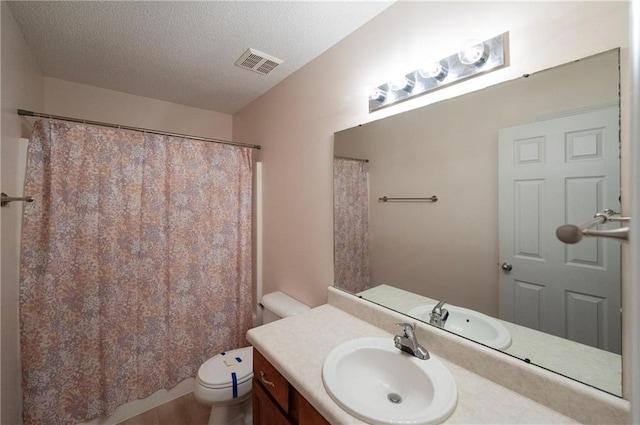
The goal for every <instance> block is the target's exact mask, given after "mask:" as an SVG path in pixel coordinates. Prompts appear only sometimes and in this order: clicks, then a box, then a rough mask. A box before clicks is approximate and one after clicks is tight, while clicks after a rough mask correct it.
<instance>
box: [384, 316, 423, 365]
mask: <svg viewBox="0 0 640 425" xmlns="http://www.w3.org/2000/svg"><path fill="white" fill-rule="evenodd" d="M396 325H398V326H400V327H401V328H402V335H396V336H395V337H393V342H394V344H395V346H396V348H397V349H399V350H402V351H404V352H405V353H409V354H411V355H412V356H415V357H417V358H419V359H420V360H428V359H429V352H428V351H427V349H426V348H424V347H423V346H422V345H420V343H419V342H418V338H416V333H415V323H414V324H413V326H412V325H411V324H410V323H396Z"/></svg>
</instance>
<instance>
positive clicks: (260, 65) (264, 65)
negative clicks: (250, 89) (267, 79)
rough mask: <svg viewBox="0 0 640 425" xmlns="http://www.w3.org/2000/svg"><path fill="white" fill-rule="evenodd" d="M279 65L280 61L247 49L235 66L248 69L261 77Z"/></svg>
mask: <svg viewBox="0 0 640 425" xmlns="http://www.w3.org/2000/svg"><path fill="white" fill-rule="evenodd" d="M281 63H282V60H280V59H278V58H274V57H273V56H269V55H267V54H266V53H262V52H259V51H257V50H255V49H248V50H247V51H246V52H244V53H243V54H242V56H240V59H238V60H237V61H236V65H238V66H239V67H240V68H244V69H248V70H249V71H253V72H257V73H258V74H262V75H267V74H268V73H270V72H271V71H273V70H274V69H275V68H276V67H277V66H278V65H280V64H281Z"/></svg>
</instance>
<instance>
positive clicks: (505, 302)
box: [499, 107, 621, 353]
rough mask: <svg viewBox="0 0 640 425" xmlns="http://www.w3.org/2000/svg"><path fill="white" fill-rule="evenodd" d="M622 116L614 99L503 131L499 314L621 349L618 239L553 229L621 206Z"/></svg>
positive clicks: (554, 333)
mask: <svg viewBox="0 0 640 425" xmlns="http://www.w3.org/2000/svg"><path fill="white" fill-rule="evenodd" d="M618 117H619V113H618V108H615V107H612V108H606V109H599V110H596V111H591V112H585V113H582V114H578V115H571V116H567V117H562V118H556V119H550V120H545V121H540V122H536V123H533V124H526V125H521V126H516V127H510V128H505V129H502V130H500V133H499V243H500V249H499V251H500V257H499V258H500V262H501V264H500V266H501V267H502V270H501V272H500V302H499V306H500V317H501V318H502V319H505V320H508V321H510V322H513V323H517V324H520V325H523V326H527V327H530V328H533V329H537V330H540V331H542V332H547V333H550V334H553V335H557V336H560V337H563V338H568V339H571V340H574V341H577V342H581V343H584V344H588V345H592V346H595V347H599V348H602V349H605V350H609V351H612V352H616V353H620V350H621V334H620V331H621V314H620V242H619V241H617V240H611V239H605V238H585V239H583V240H582V241H581V242H579V243H578V244H575V245H565V244H563V243H562V242H560V241H559V240H558V239H557V238H556V236H555V231H556V229H557V228H558V227H559V226H561V225H563V224H566V223H571V224H580V223H582V222H585V221H588V220H590V219H592V218H593V216H594V214H596V213H598V212H601V211H603V210H604V209H605V208H611V209H613V210H615V211H619V210H620V201H619V196H620V150H619V125H618V122H619V118H618ZM618 226H619V225H618V224H607V225H604V226H601V228H611V227H618ZM509 268H510V270H507V269H509Z"/></svg>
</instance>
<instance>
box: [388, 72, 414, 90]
mask: <svg viewBox="0 0 640 425" xmlns="http://www.w3.org/2000/svg"><path fill="white" fill-rule="evenodd" d="M414 84H415V83H414V82H413V81H412V80H410V79H408V78H407V77H406V76H405V75H398V76H396V77H394V78H393V79H391V80H389V82H388V83H387V85H388V86H389V88H390V89H391V90H393V91H400V90H404V91H407V92H410V91H411V89H413V86H414Z"/></svg>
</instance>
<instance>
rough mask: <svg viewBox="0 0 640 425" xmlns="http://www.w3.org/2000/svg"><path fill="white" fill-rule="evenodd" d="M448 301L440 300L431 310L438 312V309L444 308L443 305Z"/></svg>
mask: <svg viewBox="0 0 640 425" xmlns="http://www.w3.org/2000/svg"><path fill="white" fill-rule="evenodd" d="M446 302H447V300H442V301H440V302H438V304H436V306H435V307H433V310H431V311H432V312H433V313H435V312H437V311H438V310H440V309H441V308H442V306H443V305H444V304H445V303H446Z"/></svg>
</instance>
